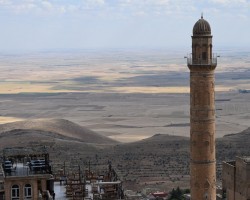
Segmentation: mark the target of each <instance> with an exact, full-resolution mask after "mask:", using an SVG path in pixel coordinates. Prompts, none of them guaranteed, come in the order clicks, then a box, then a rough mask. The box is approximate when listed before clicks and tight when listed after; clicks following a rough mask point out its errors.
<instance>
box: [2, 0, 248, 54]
mask: <svg viewBox="0 0 250 200" xmlns="http://www.w3.org/2000/svg"><path fill="white" fill-rule="evenodd" d="M201 13H203V15H204V19H206V20H207V21H208V22H209V23H210V26H211V29H212V35H213V43H214V46H215V47H218V48H224V47H235V48H248V49H250V0H0V51H26V50H53V49H106V48H111V49H112V48H148V49H150V48H166V49H173V48H177V49H178V48H183V49H188V48H190V46H191V35H192V28H193V25H194V24H195V22H196V21H197V20H198V19H199V18H200V17H201Z"/></svg>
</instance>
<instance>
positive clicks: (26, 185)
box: [0, 147, 54, 200]
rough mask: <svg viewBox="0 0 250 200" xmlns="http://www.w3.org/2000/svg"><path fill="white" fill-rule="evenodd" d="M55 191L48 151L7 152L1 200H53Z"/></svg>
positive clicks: (0, 175)
mask: <svg viewBox="0 0 250 200" xmlns="http://www.w3.org/2000/svg"><path fill="white" fill-rule="evenodd" d="M53 189H54V178H53V175H52V171H51V165H50V162H49V154H48V153H47V152H46V149H45V148H44V147H41V148H35V149H33V148H25V149H24V148H7V149H4V150H3V159H2V165H1V172H0V199H6V200H28V199H32V200H35V199H52V198H53V192H54V191H53Z"/></svg>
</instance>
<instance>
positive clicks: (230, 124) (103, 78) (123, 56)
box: [0, 50, 250, 142]
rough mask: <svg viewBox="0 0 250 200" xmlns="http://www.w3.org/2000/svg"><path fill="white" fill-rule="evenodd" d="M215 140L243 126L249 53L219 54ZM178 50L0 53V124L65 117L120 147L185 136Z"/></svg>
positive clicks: (184, 81) (185, 101) (249, 107)
mask: <svg viewBox="0 0 250 200" xmlns="http://www.w3.org/2000/svg"><path fill="white" fill-rule="evenodd" d="M218 52H219V54H220V56H221V58H219V60H218V66H217V69H216V109H217V112H216V113H217V127H216V129H217V132H216V136H217V137H222V136H223V135H225V134H230V133H238V132H240V131H242V130H244V129H246V128H248V127H249V119H250V114H249V113H250V112H249V111H250V94H249V93H242V92H239V89H245V90H247V89H250V78H249V77H250V52H238V51H229V50H218ZM183 55H185V53H184V52H183V51H174V52H170V51H165V50H154V51H153V50H152V51H139V50H138V51H135V50H132V51H125V50H119V51H107V52H98V51H82V52H79V51H78V52H70V53H68V52H60V53H51V52H41V53H27V54H11V55H8V54H5V55H4V54H2V55H1V56H0V70H1V73H0V80H1V81H0V109H1V113H0V124H4V123H7V122H13V121H19V120H26V119H27V120H31V119H39V118H64V119H68V120H70V121H73V122H76V123H78V124H80V125H82V126H84V127H87V128H89V129H91V130H93V131H96V132H98V133H100V134H102V135H104V136H108V137H110V138H112V139H115V140H118V141H120V142H132V141H137V140H140V139H144V138H148V137H150V136H152V135H154V134H158V133H160V134H170V135H179V136H189V70H188V68H187V66H186V61H185V59H183Z"/></svg>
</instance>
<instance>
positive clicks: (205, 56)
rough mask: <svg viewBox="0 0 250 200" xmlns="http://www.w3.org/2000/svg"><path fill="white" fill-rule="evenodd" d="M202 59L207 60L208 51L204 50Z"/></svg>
mask: <svg viewBox="0 0 250 200" xmlns="http://www.w3.org/2000/svg"><path fill="white" fill-rule="evenodd" d="M202 60H207V52H202Z"/></svg>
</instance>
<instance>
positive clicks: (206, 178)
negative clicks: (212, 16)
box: [187, 16, 217, 200]
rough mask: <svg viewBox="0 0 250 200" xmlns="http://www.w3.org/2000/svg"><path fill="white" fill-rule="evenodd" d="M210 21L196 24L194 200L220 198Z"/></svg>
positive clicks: (192, 86) (190, 64)
mask: <svg viewBox="0 0 250 200" xmlns="http://www.w3.org/2000/svg"><path fill="white" fill-rule="evenodd" d="M212 47H213V45H212V35H211V28H210V25H209V23H208V22H207V21H206V20H204V19H203V16H201V19H199V20H198V21H197V22H196V23H195V25H194V27H193V36H192V56H190V57H189V58H187V64H188V68H189V69H190V154H191V159H190V178H191V182H190V185H191V199H192V200H216V165H215V164H216V160H215V106H214V70H215V68H216V65H217V58H216V57H213V54H212Z"/></svg>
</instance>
